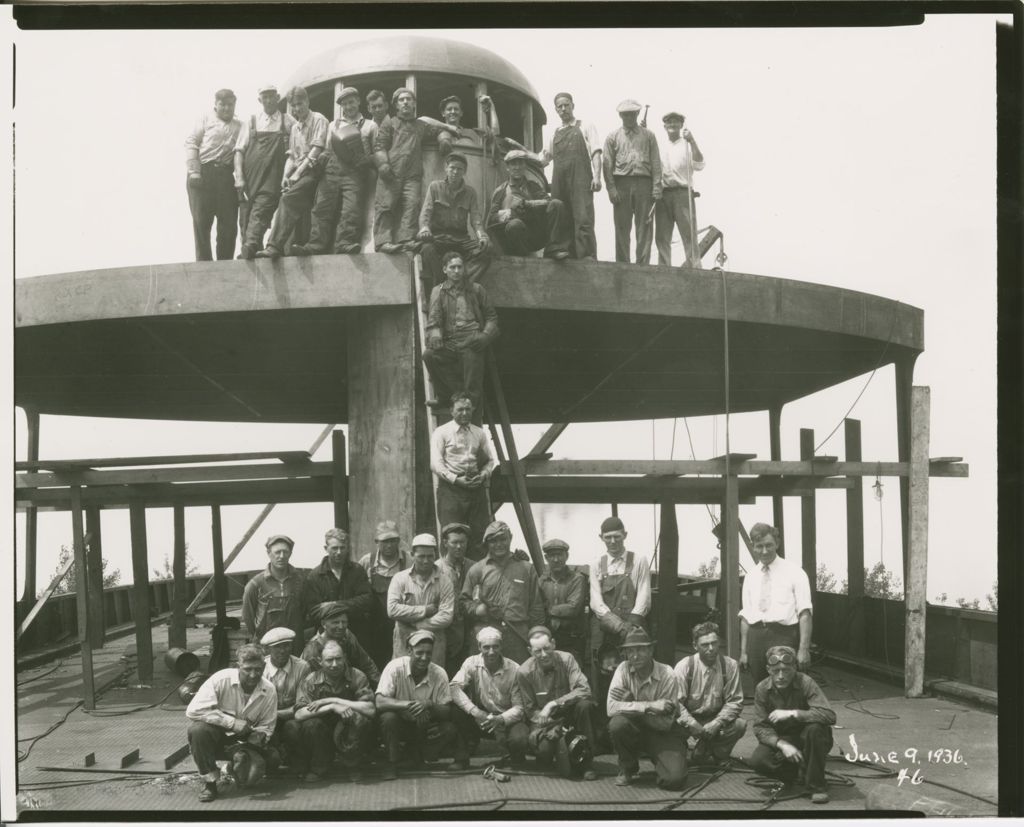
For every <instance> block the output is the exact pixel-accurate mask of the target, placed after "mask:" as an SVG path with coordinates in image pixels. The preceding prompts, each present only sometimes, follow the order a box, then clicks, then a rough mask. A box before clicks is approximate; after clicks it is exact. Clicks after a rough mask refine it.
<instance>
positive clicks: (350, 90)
mask: <svg viewBox="0 0 1024 827" xmlns="http://www.w3.org/2000/svg"><path fill="white" fill-rule="evenodd" d="M353 95H354V96H355V97H357V98H358V97H359V90H358V89H356V87H354V86H343V87H342V89H341V91H340V92H338V97H336V98H335V99H334V102H335V103H341V102H342V101H343V100H345V98H351V97H352V96H353Z"/></svg>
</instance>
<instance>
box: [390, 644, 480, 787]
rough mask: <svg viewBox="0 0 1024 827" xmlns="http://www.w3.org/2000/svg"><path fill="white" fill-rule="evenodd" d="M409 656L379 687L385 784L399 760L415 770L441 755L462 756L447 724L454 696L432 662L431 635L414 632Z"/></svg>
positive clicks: (392, 665)
mask: <svg viewBox="0 0 1024 827" xmlns="http://www.w3.org/2000/svg"><path fill="white" fill-rule="evenodd" d="M408 644H409V652H410V654H408V655H404V656H402V657H400V658H395V659H394V660H393V661H391V663H389V664H388V665H387V666H385V667H384V671H383V672H382V673H381V676H380V684H379V685H378V686H377V713H378V715H379V720H380V732H381V737H382V739H383V741H384V749H385V751H386V753H387V755H386V759H385V760H386V763H385V765H384V773H383V776H382V777H383V778H384V779H385V780H393V779H395V778H397V777H398V758H399V756H400V755H402V747H403V744H404V745H405V754H406V755H408V756H410V758H409V761H410V763H411V764H412V765H413V766H414V767H415V766H418V765H421V764H422V763H423V762H424V761H425V760H426V761H433V760H435V759H437V758H438V757H440V756H441V754H442V753H444V752H445V751H450V750H454V751H455V753H456V754H461V753H462V749H461V748H460V746H459V741H460V740H461V739H460V738H459V734H458V730H457V729H456V728H455V725H454V724H453V723H452V721H451V717H452V693H451V689H450V687H449V686H448V675H447V674H445V671H444V669H442V668H441V667H440V666H438V665H437V664H436V663H432V662H431V658H432V657H433V653H434V633H433V632H430V631H427V630H425V629H418V630H416V631H415V632H413V633H412V634H411V635H410V636H409V640H408Z"/></svg>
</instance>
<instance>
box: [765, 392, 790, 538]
mask: <svg viewBox="0 0 1024 827" xmlns="http://www.w3.org/2000/svg"><path fill="white" fill-rule="evenodd" d="M768 441H769V443H770V447H769V451H770V452H771V459H772V461H773V462H781V461H782V405H779V406H778V407H776V408H769V409H768ZM784 502H785V501H784V500H783V498H782V495H781V494H776V495H775V496H773V497H772V520H773V521H774V523H775V527H776V528H777V529H778V530H779V535H780V536H782V537H785V536H786V515H785V508H784ZM785 556H786V549H785V546H782V547H780V548H779V557H785Z"/></svg>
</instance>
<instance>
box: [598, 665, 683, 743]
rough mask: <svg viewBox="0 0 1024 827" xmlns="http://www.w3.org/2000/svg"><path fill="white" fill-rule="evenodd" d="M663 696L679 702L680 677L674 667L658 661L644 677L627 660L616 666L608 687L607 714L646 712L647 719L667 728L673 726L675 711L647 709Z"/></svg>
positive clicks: (662, 727)
mask: <svg viewBox="0 0 1024 827" xmlns="http://www.w3.org/2000/svg"><path fill="white" fill-rule="evenodd" d="M662 700H666V701H672V703H674V704H675V703H678V702H679V679H678V678H677V677H676V673H675V672H674V671H673V670H672V667H671V666H666V665H665V664H664V663H658V662H657V661H655V662H654V668H653V669H652V670H651V674H650V675H648V676H647V677H646V678H641V677H640V676H639V675H638V674H637V673H636V672H635V671H634V670H633V669H632V667H630V665H629V663H628V662H625V661H624V662H622V663H620V664H619V665H618V667H617V668H616V669H615V674H614V675H612V681H611V685H610V686H609V687H608V717H609V718H610V717H612V716H613V715H623V714H627V713H629V714H643V715H644V720H646V721H648V722H649V723H650V724H651V725H652V726H653V727H654V728H656V729H663V730H667V729H670V728H671V727H672V723H673V721H674V718H675V716H674V715H672V714H668V715H661V714H659V715H654V714H647V713H646V709H647V704H648V703H649V702H650V701H662Z"/></svg>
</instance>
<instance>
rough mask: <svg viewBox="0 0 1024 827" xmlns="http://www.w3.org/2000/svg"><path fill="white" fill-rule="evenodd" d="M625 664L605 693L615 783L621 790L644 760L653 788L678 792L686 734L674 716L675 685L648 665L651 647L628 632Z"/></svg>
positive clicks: (668, 671) (667, 671) (642, 636)
mask: <svg viewBox="0 0 1024 827" xmlns="http://www.w3.org/2000/svg"><path fill="white" fill-rule="evenodd" d="M622 652H623V655H624V656H625V660H624V661H623V662H622V663H620V664H619V665H618V667H617V668H616V670H615V674H614V675H613V676H612V682H611V686H610V687H609V689H608V734H609V735H610V736H611V740H612V746H613V747H614V748H615V753H616V755H618V758H619V774H618V777H617V778H616V779H615V783H616V784H617V785H619V786H620V787H626V786H629V785H630V784H632V783H633V777H634V776H635V775H636V774H637V772H638V771H639V768H640V763H639V759H640V756H641V755H646V756H647V757H648V758H650V759H651V761H652V762H654V771H655V773H656V774H657V777H658V786H659V787H661V788H662V789H665V790H679V789H682V787H683V783H684V782H685V781H686V731H685V730H684V729H683V728H682V726H680V724H679V722H678V721H677V720H676V717H677V716H678V714H679V680H678V678H676V673H675V672H674V671H673V670H672V667H671V666H667V665H665V664H664V663H658V662H657V661H655V660H654V642H653V641H652V640H651V638H650V637H649V636H648V634H647V632H645V631H644V630H643V629H633V630H632V631H630V632H629V633H628V634H627V635H626V638H625V640H624V641H623V643H622Z"/></svg>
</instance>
